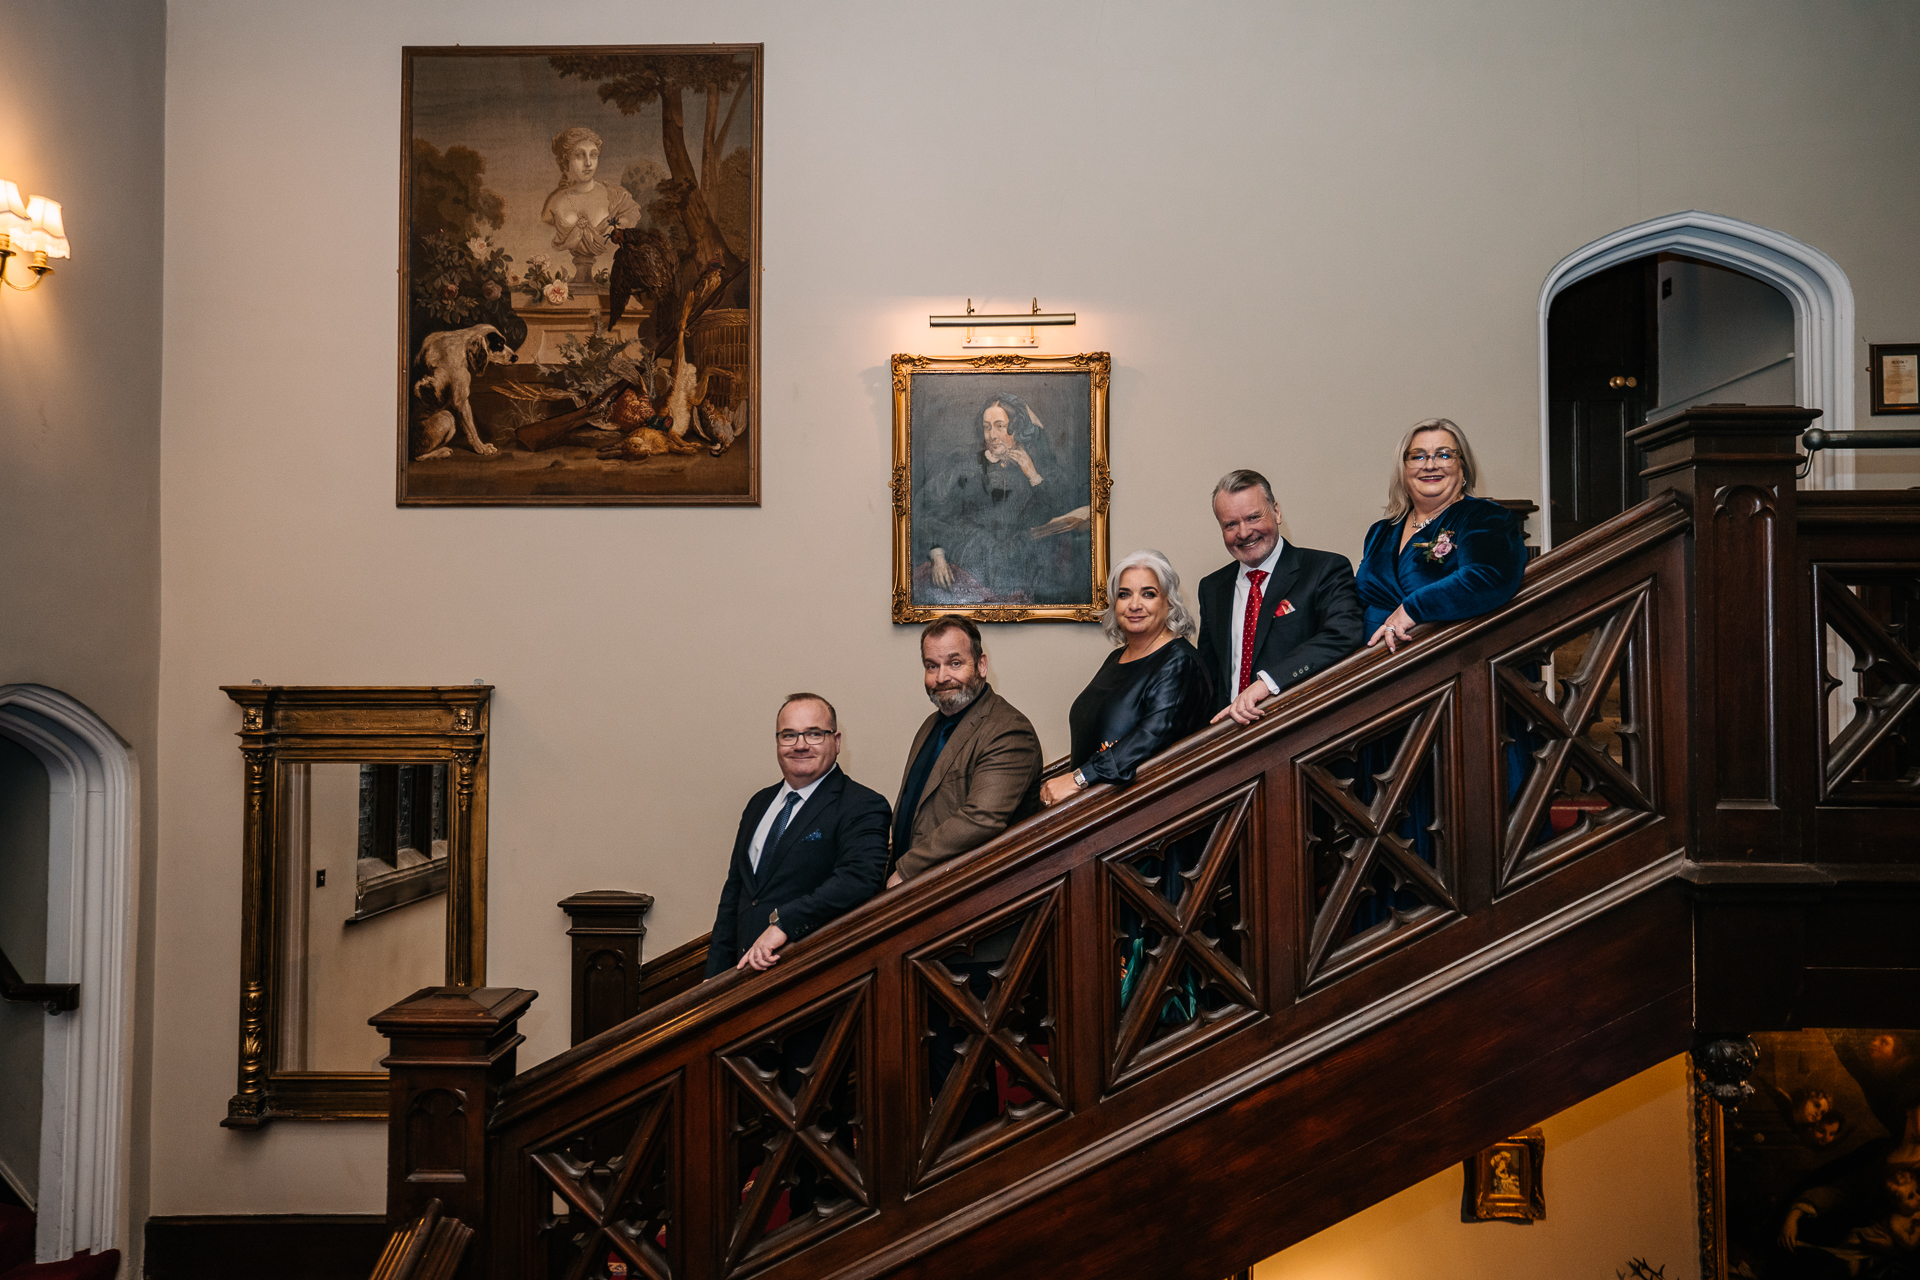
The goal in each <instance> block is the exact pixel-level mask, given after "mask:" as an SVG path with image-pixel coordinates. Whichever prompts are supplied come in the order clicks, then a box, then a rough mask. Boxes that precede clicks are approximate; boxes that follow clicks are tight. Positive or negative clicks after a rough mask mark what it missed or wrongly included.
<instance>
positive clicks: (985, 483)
mask: <svg viewBox="0 0 1920 1280" xmlns="http://www.w3.org/2000/svg"><path fill="white" fill-rule="evenodd" d="M1111 368H1112V358H1111V357H1110V356H1109V355H1108V354H1107V353H1106V352H1104V351H1096V352H1092V353H1090V354H1082V355H1072V356H1021V355H989V356H979V357H972V358H969V357H952V356H914V355H896V356H894V357H893V620H894V621H895V622H929V621H931V620H933V619H934V618H936V617H938V616H940V615H941V614H946V613H957V614H962V615H964V616H966V617H969V618H973V619H974V620H976V621H979V622H1027V621H1032V620H1042V619H1052V620H1056V621H1074V622H1092V621H1095V620H1097V619H1098V618H1099V617H1100V614H1101V612H1102V611H1104V610H1105V609H1106V607H1107V500H1108V497H1109V494H1110V493H1111V491H1112V488H1113V473H1112V471H1111V470H1109V468H1108V466H1107V380H1108V375H1109V372H1110V370H1111Z"/></svg>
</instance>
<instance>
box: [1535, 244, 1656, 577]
mask: <svg viewBox="0 0 1920 1280" xmlns="http://www.w3.org/2000/svg"><path fill="white" fill-rule="evenodd" d="M1657 265H1658V264H1657V262H1656V260H1655V259H1654V258H1652V257H1646V258H1636V259H1634V260H1633V261H1631V262H1623V263H1621V264H1620V265H1619V266H1617V267H1609V268H1608V269H1607V270H1605V271H1602V272H1600V273H1598V274H1597V275H1591V276H1588V277H1587V278H1586V279H1585V280H1582V281H1580V282H1579V283H1577V284H1575V285H1573V286H1571V287H1570V288H1568V289H1566V290H1565V291H1564V292H1562V293H1561V294H1560V295H1559V296H1558V297H1556V298H1555V299H1554V300H1553V307H1552V309H1551V310H1550V311H1549V312H1548V313H1547V463H1548V477H1549V486H1548V494H1547V498H1548V519H1549V521H1550V522H1551V525H1552V533H1553V541H1554V545H1556V546H1558V545H1559V544H1560V543H1563V542H1565V541H1566V540H1567V539H1568V538H1571V537H1572V536H1573V535H1574V534H1576V533H1580V532H1583V531H1585V530H1587V529H1591V528H1593V526H1595V525H1597V524H1599V523H1601V522H1602V521H1604V520H1607V519H1609V518H1611V517H1613V516H1616V515H1619V514H1620V513H1621V512H1622V511H1624V510H1626V509H1627V507H1628V506H1629V505H1631V504H1632V503H1634V502H1637V501H1639V500H1640V496H1641V486H1640V480H1639V476H1638V471H1639V468H1638V466H1637V465H1635V463H1634V462H1633V460H1632V459H1631V458H1630V457H1629V456H1628V454H1629V446H1628V444H1627V441H1626V433H1627V432H1628V431H1630V430H1632V429H1633V428H1634V427H1637V426H1639V425H1640V424H1641V422H1642V421H1643V420H1644V419H1645V416H1646V411H1647V408H1648V407H1649V406H1652V405H1657V404H1659V403H1660V401H1659V400H1658V399H1657V398H1656V395H1655V392H1656V387H1655V382H1656V379H1657V376H1658V367H1657V366H1658V363H1659V346H1658V340H1657V335H1656V331H1655V328H1654V306H1655V302H1654V292H1653V291H1654V279H1655V273H1656V268H1657Z"/></svg>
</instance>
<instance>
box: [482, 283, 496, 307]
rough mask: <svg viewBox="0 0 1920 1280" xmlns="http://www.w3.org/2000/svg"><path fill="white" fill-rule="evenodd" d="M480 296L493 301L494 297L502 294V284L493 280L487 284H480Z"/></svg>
mask: <svg viewBox="0 0 1920 1280" xmlns="http://www.w3.org/2000/svg"><path fill="white" fill-rule="evenodd" d="M480 296H481V297H483V298H485V299H486V300H487V301H488V302H492V301H493V300H494V299H496V298H498V297H499V296H500V286H499V285H498V284H496V283H494V282H493V281H491V280H489V281H487V282H486V283H485V284H483V285H481V286H480Z"/></svg>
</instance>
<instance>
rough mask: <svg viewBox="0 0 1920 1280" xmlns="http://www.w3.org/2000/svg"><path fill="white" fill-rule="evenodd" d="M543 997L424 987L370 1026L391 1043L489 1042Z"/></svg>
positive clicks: (520, 991)
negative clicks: (404, 1040)
mask: <svg viewBox="0 0 1920 1280" xmlns="http://www.w3.org/2000/svg"><path fill="white" fill-rule="evenodd" d="M539 995H540V993H539V992H538V991H529V990H527V989H526V988H524V987H422V988H420V990H418V991H416V992H414V993H413V994H412V995H410V996H408V997H407V998H406V999H405V1000H402V1001H401V1002H400V1003H399V1004H396V1005H392V1006H390V1007H388V1008H385V1009H382V1010H381V1011H380V1012H379V1013H376V1014H374V1015H373V1016H372V1017H371V1018H368V1019H367V1022H368V1023H369V1024H371V1025H372V1026H374V1027H376V1028H378V1029H379V1031H380V1034H381V1035H383V1036H386V1037H387V1038H388V1039H390V1040H392V1039H398V1038H400V1037H403V1036H404V1037H408V1038H412V1037H445V1038H450V1039H474V1038H479V1039H486V1038H488V1037H490V1036H492V1035H493V1034H494V1033H495V1032H497V1031H499V1030H500V1029H501V1028H503V1027H510V1026H512V1025H513V1024H514V1023H516V1022H518V1021H519V1020H520V1015H521V1014H523V1013H525V1012H526V1011H527V1006H528V1005H530V1004H532V1003H533V1002H534V1000H535V999H536V998H538V997H539Z"/></svg>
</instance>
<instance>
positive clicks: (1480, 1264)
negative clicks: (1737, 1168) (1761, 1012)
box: [1253, 1056, 1700, 1280]
mask: <svg viewBox="0 0 1920 1280" xmlns="http://www.w3.org/2000/svg"><path fill="white" fill-rule="evenodd" d="M1687 1108H1688V1104H1687V1069H1686V1058H1685V1057H1684V1056H1682V1057H1678V1058H1670V1059H1668V1060H1667V1061H1666V1062H1663V1063H1661V1064H1660V1065H1659V1066H1657V1067H1654V1068H1652V1069H1651V1070H1647V1071H1643V1072H1641V1073H1640V1074H1639V1075H1637V1076H1634V1077H1633V1078H1632V1079H1630V1080H1626V1081H1623V1082H1622V1083H1620V1084H1617V1085H1615V1086H1614V1087H1613V1088H1611V1089H1608V1090H1607V1091H1606V1092H1605V1093H1601V1094H1596V1095H1595V1096H1594V1097H1591V1098H1589V1099H1587V1100H1586V1101H1585V1102H1582V1103H1579V1104H1577V1105H1575V1106H1572V1107H1569V1108H1567V1110H1565V1111H1562V1112H1561V1113H1560V1114H1559V1115H1557V1116H1554V1117H1553V1118H1552V1119H1550V1120H1545V1121H1542V1122H1541V1125H1540V1130H1541V1132H1542V1133H1543V1134H1544V1135H1545V1137H1546V1140H1547V1157H1546V1162H1545V1164H1544V1165H1543V1166H1542V1168H1543V1169H1544V1171H1545V1173H1544V1178H1545V1192H1546V1202H1547V1216H1546V1218H1545V1219H1543V1220H1542V1221H1540V1222H1533V1223H1528V1224H1525V1225H1521V1224H1518V1223H1508V1222H1462V1221H1460V1190H1461V1182H1462V1179H1463V1173H1462V1171H1461V1169H1460V1167H1459V1166H1458V1165H1456V1166H1454V1167H1453V1168H1451V1169H1449V1170H1447V1171H1446V1172H1445V1173H1439V1174H1435V1175H1434V1176H1433V1177H1431V1178H1428V1179H1427V1180H1426V1181H1425V1182H1422V1183H1419V1184H1417V1185H1415V1186H1412V1187H1409V1188H1407V1190H1405V1191H1402V1192H1401V1193H1400V1194H1399V1195H1397V1196H1393V1197H1391V1198H1390V1199H1387V1200H1383V1201H1381V1202H1380V1203H1379V1204H1376V1205H1374V1206H1373V1207H1372V1208H1370V1209H1364V1210H1362V1211H1361V1212H1359V1213H1356V1214H1354V1215H1353V1216H1352V1217H1351V1218H1348V1219H1347V1220H1346V1221H1344V1222H1341V1223H1338V1224H1336V1225H1335V1226H1332V1227H1329V1228H1327V1229H1326V1230H1325V1231H1322V1232H1321V1233H1320V1234H1318V1235H1315V1236H1309V1237H1308V1238H1307V1239H1305V1240H1302V1241H1301V1242H1300V1243H1299V1244H1296V1245H1294V1246H1293V1247H1292V1248H1291V1249H1287V1250H1285V1251H1284V1252H1282V1253H1277V1254H1275V1255H1274V1256H1273V1257H1271V1258H1268V1259H1267V1260H1266V1261H1265V1262H1263V1263H1261V1264H1260V1265H1259V1266H1257V1267H1255V1268H1254V1269H1253V1280H1401V1277H1405V1276H1418V1277H1420V1280H1485V1277H1488V1276H1582V1277H1586V1276H1591V1277H1595V1278H1596V1280H1599V1278H1600V1277H1608V1276H1614V1275H1618V1274H1621V1273H1623V1272H1625V1271H1626V1270H1627V1263H1628V1261H1629V1260H1630V1259H1633V1258H1644V1259H1646V1260H1647V1261H1648V1262H1649V1263H1651V1264H1652V1265H1653V1266H1655V1267H1664V1268H1665V1269H1666V1276H1667V1280H1698V1277H1699V1275H1700V1225H1699V1219H1698V1217H1697V1216H1696V1210H1695V1207H1694V1206H1695V1191H1694V1174H1693V1144H1692V1138H1691V1137H1690V1135H1689V1131H1688V1128H1687V1126H1688V1122H1689V1121H1688V1114H1687Z"/></svg>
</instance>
